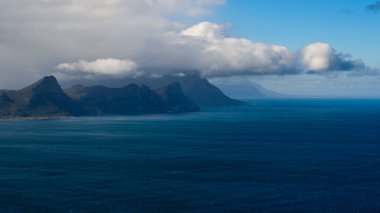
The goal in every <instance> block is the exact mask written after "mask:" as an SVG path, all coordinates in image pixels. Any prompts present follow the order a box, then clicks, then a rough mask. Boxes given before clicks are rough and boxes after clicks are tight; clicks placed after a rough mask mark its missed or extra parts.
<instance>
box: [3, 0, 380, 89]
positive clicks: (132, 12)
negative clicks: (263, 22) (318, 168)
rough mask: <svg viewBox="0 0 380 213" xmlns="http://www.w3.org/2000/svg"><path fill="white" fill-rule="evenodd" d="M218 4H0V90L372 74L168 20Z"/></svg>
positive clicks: (330, 53) (95, 0) (331, 57)
mask: <svg viewBox="0 0 380 213" xmlns="http://www.w3.org/2000/svg"><path fill="white" fill-rule="evenodd" d="M222 4H224V1H223V0H196V1H194V0H183V1H174V0H155V1H152V0H124V1H120V0H106V1H103V0H72V1H63V0H58V1H50V0H28V1H27V0H22V1H10V0H6V1H1V2H0V31H1V34H0V70H1V72H0V79H1V80H0V87H2V88H7V87H8V88H10V87H17V86H18V85H23V84H25V83H26V82H28V81H29V80H30V79H31V78H32V79H36V78H39V77H40V76H43V75H48V74H57V76H58V77H59V78H103V77H107V76H110V77H126V76H128V77H130V76H135V75H142V74H145V75H164V74H173V73H184V72H186V71H191V72H194V70H196V71H197V72H199V73H200V74H201V75H202V76H205V77H223V76H236V75H266V74H275V75H284V74H299V73H326V72H330V71H355V72H356V73H374V71H376V72H377V70H375V69H371V68H368V67H367V66H366V65H365V64H364V62H363V61H362V60H360V59H353V58H351V56H350V55H349V54H346V53H340V52H339V51H338V50H335V49H334V48H333V47H332V46H331V45H329V44H327V43H313V44H310V45H308V46H306V47H300V48H299V50H294V51H292V50H290V49H289V48H287V47H285V46H280V45H271V44H264V43H260V42H259V41H252V40H249V39H245V38H237V37H233V36H226V33H225V30H226V26H225V25H223V24H215V23H209V22H201V23H198V24H194V25H193V26H189V25H187V24H183V23H181V22H178V21H174V20H173V19H172V18H171V17H173V16H174V17H182V18H186V19H188V20H193V19H194V20H199V19H200V18H201V17H203V16H204V15H208V14H212V13H213V11H214V8H215V7H217V6H219V5H222ZM176 20H181V19H178V18H176ZM368 70H369V71H370V72H369V71H368Z"/></svg>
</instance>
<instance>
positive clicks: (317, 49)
mask: <svg viewBox="0 0 380 213" xmlns="http://www.w3.org/2000/svg"><path fill="white" fill-rule="evenodd" d="M300 52H301V54H300V57H301V63H302V65H303V68H304V69H306V70H310V71H326V70H328V69H330V67H331V64H332V60H333V59H334V56H335V50H334V49H333V48H332V47H331V46H330V45H329V44H325V43H315V44H310V45H308V46H306V47H304V48H302V49H301V51H300Z"/></svg>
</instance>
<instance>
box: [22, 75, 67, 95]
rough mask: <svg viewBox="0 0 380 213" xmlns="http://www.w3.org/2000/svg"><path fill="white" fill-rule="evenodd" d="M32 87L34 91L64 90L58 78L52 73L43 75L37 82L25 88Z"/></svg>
mask: <svg viewBox="0 0 380 213" xmlns="http://www.w3.org/2000/svg"><path fill="white" fill-rule="evenodd" d="M30 89H32V90H33V91H36V90H45V91H46V92H53V91H62V88H61V86H60V85H59V83H58V81H57V79H56V78H55V77H54V76H52V75H50V76H45V77H43V78H42V79H40V80H39V81H37V82H36V83H34V84H32V85H30V86H28V87H26V88H24V89H23V90H30Z"/></svg>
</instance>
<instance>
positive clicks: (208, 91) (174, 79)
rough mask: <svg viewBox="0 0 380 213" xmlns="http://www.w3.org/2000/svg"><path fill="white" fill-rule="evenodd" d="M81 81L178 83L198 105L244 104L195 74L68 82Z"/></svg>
mask: <svg viewBox="0 0 380 213" xmlns="http://www.w3.org/2000/svg"><path fill="white" fill-rule="evenodd" d="M78 83H82V84H85V85H104V86H109V87H121V86H124V85H126V84H131V83H138V84H144V85H146V86H148V87H150V88H154V89H158V88H161V87H165V86H167V85H169V84H173V83H179V84H180V86H181V87H182V90H183V93H184V94H185V95H186V96H187V97H189V98H190V100H192V101H193V102H195V103H196V104H197V105H198V106H200V107H220V106H239V105H242V104H244V103H243V102H241V101H239V100H235V99H232V98H230V97H228V96H227V95H225V94H224V93H223V92H222V91H221V90H220V89H219V88H218V87H216V86H215V85H213V84H211V83H210V82H209V81H208V80H207V79H205V78H202V77H200V76H199V75H197V74H187V75H183V76H175V75H164V76H160V77H140V78H125V79H110V80H107V79H102V80H101V81H100V80H99V81H96V80H92V81H88V82H83V81H82V82H80V81H78V82H75V81H74V82H71V83H70V84H71V85H72V84H78Z"/></svg>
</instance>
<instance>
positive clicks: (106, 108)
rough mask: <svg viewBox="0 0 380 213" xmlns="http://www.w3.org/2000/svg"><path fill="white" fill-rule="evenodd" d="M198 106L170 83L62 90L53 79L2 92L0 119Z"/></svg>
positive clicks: (178, 109)
mask: <svg viewBox="0 0 380 213" xmlns="http://www.w3.org/2000/svg"><path fill="white" fill-rule="evenodd" d="M196 111H199V107H198V106H197V105H196V104H195V103H194V102H193V101H191V100H190V99H189V98H187V96H185V95H184V94H183V92H182V88H181V86H180V85H179V84H178V83H176V84H170V85H167V86H165V87H162V88H160V89H157V90H152V89H150V88H149V87H147V86H144V85H137V84H129V85H127V86H124V87H121V88H107V87H104V86H94V87H83V86H76V87H73V88H72V89H71V90H68V92H67V94H66V93H65V92H64V91H63V90H62V88H61V86H60V85H59V84H58V81H57V79H56V78H55V77H54V76H48V77H44V78H42V79H41V80H39V81H37V82H36V83H34V84H32V85H31V86H28V87H26V88H24V89H21V90H2V91H0V118H12V117H57V116H87V115H132V114H146V113H173V112H174V113H175V112H196Z"/></svg>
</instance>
